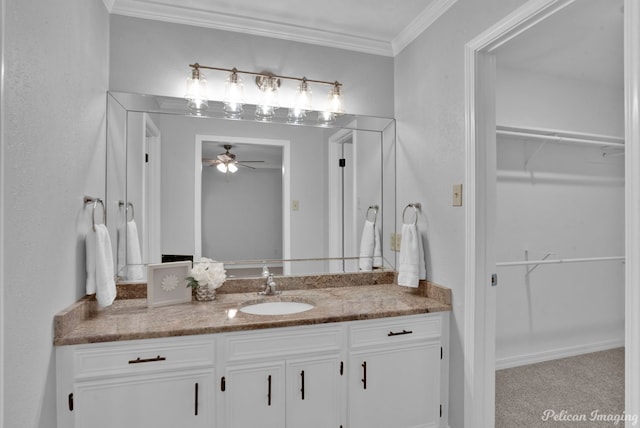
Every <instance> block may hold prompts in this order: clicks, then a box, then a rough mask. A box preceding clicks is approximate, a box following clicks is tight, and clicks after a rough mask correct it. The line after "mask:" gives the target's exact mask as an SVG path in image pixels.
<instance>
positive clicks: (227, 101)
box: [223, 68, 244, 118]
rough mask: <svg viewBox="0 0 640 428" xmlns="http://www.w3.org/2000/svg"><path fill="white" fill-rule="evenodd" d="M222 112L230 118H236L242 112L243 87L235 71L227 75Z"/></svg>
mask: <svg viewBox="0 0 640 428" xmlns="http://www.w3.org/2000/svg"><path fill="white" fill-rule="evenodd" d="M223 101H224V111H225V113H226V114H227V116H229V117H231V118H238V117H240V115H241V114H242V112H243V110H244V109H243V108H242V104H244V86H243V84H242V79H240V76H238V74H237V73H236V69H235V68H234V69H233V72H232V73H231V74H230V75H229V78H228V79H227V82H226V83H225V85H224V100H223Z"/></svg>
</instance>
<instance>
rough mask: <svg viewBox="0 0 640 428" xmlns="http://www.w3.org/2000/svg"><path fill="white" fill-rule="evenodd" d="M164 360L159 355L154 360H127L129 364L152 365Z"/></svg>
mask: <svg viewBox="0 0 640 428" xmlns="http://www.w3.org/2000/svg"><path fill="white" fill-rule="evenodd" d="M164 360H166V358H165V357H161V356H160V355H158V356H157V357H155V358H140V357H138V358H136V359H135V360H129V364H140V363H152V362H155V361H164Z"/></svg>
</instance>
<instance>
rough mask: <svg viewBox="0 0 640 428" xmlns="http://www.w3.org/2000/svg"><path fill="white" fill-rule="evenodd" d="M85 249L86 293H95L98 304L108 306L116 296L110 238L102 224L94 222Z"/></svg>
mask: <svg viewBox="0 0 640 428" xmlns="http://www.w3.org/2000/svg"><path fill="white" fill-rule="evenodd" d="M85 244H86V249H87V294H93V293H96V299H97V300H98V305H99V306H101V307H105V306H109V305H110V304H112V303H113V300H114V299H115V298H116V283H115V280H114V279H113V276H114V272H113V253H112V249H111V238H110V237H109V231H108V230H107V227H106V226H105V225H104V224H96V226H95V231H94V230H93V229H92V230H90V231H89V233H87V236H86V241H85Z"/></svg>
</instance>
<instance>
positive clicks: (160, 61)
mask: <svg viewBox="0 0 640 428" xmlns="http://www.w3.org/2000/svg"><path fill="white" fill-rule="evenodd" d="M194 62H198V63H200V64H203V65H210V66H214V67H224V68H232V67H236V68H237V69H239V70H247V71H263V70H267V71H271V72H273V73H275V74H281V75H286V76H295V77H302V76H306V77H308V78H309V79H318V80H327V81H335V80H338V81H340V82H341V83H342V84H343V85H344V96H345V104H346V110H347V111H348V112H349V113H355V114H368V115H372V116H383V117H393V113H394V111H393V58H389V57H384V56H379V55H370V54H364V53H358V52H351V51H347V50H343V49H335V48H329V47H323V46H315V45H308V44H304V43H298V42H291V41H285V40H280V39H270V38H265V37H257V36H250V35H244V34H240V33H231V32H228V31H220V30H214V29H208V28H200V27H191V26H188V25H181V24H170V23H165V22H155V21H149V20H144V19H138V18H130V17H124V16H118V15H113V16H111V73H110V84H109V88H110V89H111V90H116V91H125V92H136V93H143V94H154V95H170V96H174V97H182V96H184V91H185V81H186V79H187V77H188V76H189V70H190V69H189V66H188V65H189V64H193V63H194ZM227 75H228V73H225V72H217V71H207V72H206V76H207V79H208V84H209V88H210V90H211V93H212V99H216V100H221V99H222V96H223V87H224V81H225V79H226V78H227ZM242 78H243V79H244V83H245V95H246V97H247V102H250V103H254V104H255V103H256V98H255V96H257V93H258V91H257V88H256V85H255V83H253V81H252V79H251V76H248V75H243V76H242ZM292 83H293V82H290V81H288V82H283V83H282V88H281V92H282V96H281V100H280V102H281V104H282V105H290V101H291V99H288V98H287V96H286V93H288V94H290V95H291V97H292V96H293V95H292V94H293V91H294V88H295V84H293V86H291V85H292ZM312 90H313V91H314V93H313V97H314V103H320V102H322V101H324V100H325V99H326V97H327V93H328V90H327V87H325V86H314V87H312Z"/></svg>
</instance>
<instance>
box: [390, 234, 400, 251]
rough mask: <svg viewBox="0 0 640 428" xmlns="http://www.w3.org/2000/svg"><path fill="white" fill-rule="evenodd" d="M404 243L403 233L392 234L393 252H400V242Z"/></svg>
mask: <svg viewBox="0 0 640 428" xmlns="http://www.w3.org/2000/svg"><path fill="white" fill-rule="evenodd" d="M401 241H402V234H401V233H392V234H391V241H390V242H391V245H390V246H391V251H400V242H401Z"/></svg>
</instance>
